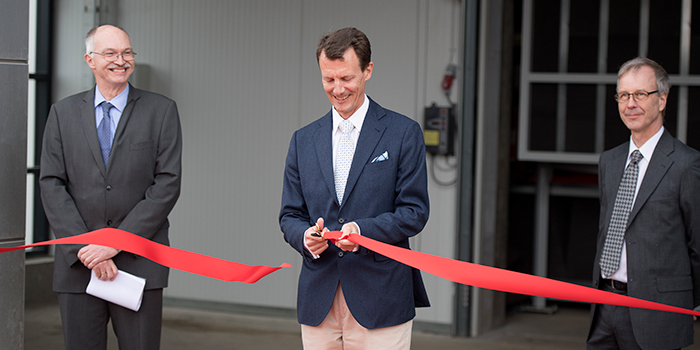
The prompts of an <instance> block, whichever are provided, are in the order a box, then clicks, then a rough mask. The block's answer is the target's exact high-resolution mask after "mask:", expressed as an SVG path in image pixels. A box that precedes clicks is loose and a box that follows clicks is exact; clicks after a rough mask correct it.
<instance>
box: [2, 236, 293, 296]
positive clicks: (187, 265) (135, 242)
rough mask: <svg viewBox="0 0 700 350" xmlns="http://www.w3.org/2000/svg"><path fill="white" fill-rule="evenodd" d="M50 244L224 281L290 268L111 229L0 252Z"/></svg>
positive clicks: (255, 278)
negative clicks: (91, 248) (99, 249)
mask: <svg viewBox="0 0 700 350" xmlns="http://www.w3.org/2000/svg"><path fill="white" fill-rule="evenodd" d="M50 244H97V245H102V246H107V247H112V248H115V249H120V250H124V251H127V252H130V253H134V254H136V255H140V256H142V257H144V258H147V259H149V260H152V261H154V262H156V263H158V264H161V265H164V266H167V267H170V268H173V269H176V270H181V271H185V272H190V273H194V274H197V275H202V276H206V277H211V278H215V279H218V280H222V281H226V282H245V283H255V282H257V281H258V280H260V279H261V278H263V277H265V276H267V275H269V274H271V273H273V272H275V271H277V270H279V269H281V268H285V267H291V266H292V265H290V264H287V263H284V264H282V265H280V266H279V267H271V266H250V265H246V264H241V263H237V262H233V261H228V260H224V259H219V258H214V257H211V256H207V255H202V254H198V253H193V252H189V251H186V250H182V249H178V248H173V247H169V246H166V245H163V244H160V243H156V242H153V241H151V240H149V239H146V238H143V237H141V236H138V235H135V234H133V233H129V232H126V231H123V230H119V229H114V228H103V229H99V230H95V231H92V232H88V233H83V234H81V235H76V236H71V237H65V238H58V239H54V240H51V241H44V242H39V243H34V244H29V245H23V246H19V247H12V248H0V253H4V252H10V251H14V250H20V249H26V248H30V247H36V246H42V245H50Z"/></svg>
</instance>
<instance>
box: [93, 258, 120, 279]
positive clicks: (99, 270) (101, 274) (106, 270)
mask: <svg viewBox="0 0 700 350" xmlns="http://www.w3.org/2000/svg"><path fill="white" fill-rule="evenodd" d="M92 272H94V273H95V275H97V278H99V279H100V280H102V281H114V279H115V278H116V277H117V273H118V272H119V270H118V269H117V265H115V264H114V260H112V259H107V260H104V261H102V262H101V263H99V264H97V265H96V266H95V268H94V269H92Z"/></svg>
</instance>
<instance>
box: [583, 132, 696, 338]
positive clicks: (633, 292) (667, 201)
mask: <svg viewBox="0 0 700 350" xmlns="http://www.w3.org/2000/svg"><path fill="white" fill-rule="evenodd" d="M628 149H629V142H627V143H625V144H622V145H620V146H618V147H616V148H614V149H612V150H609V151H606V152H603V154H601V156H600V162H599V168H598V169H599V170H598V172H599V173H598V176H599V179H598V183H599V186H600V223H599V232H598V249H597V254H596V258H595V264H594V268H593V284H594V286H595V287H598V285H599V283H600V278H601V277H600V266H599V265H598V262H599V261H600V256H601V253H602V250H603V244H604V242H605V235H606V232H607V230H608V225H609V223H610V217H611V215H612V210H613V205H614V203H615V196H616V195H617V189H618V187H619V184H620V180H621V179H622V174H623V172H624V168H625V163H626V161H627V154H628ZM625 239H626V247H627V275H628V285H627V290H628V292H627V293H628V295H629V296H631V297H636V298H640V299H645V300H651V301H656V302H659V303H663V304H668V305H674V306H679V307H682V308H686V309H692V308H693V307H695V306H697V305H700V152H698V151H696V150H694V149H692V148H690V147H688V146H686V145H685V144H683V143H682V142H680V141H679V140H677V139H675V138H674V137H672V136H671V135H670V134H669V133H668V131H664V133H663V135H662V136H661V139H659V143H658V144H657V145H656V149H655V150H654V154H653V155H652V158H651V162H650V163H649V166H648V168H647V171H646V174H645V175H644V179H643V181H642V184H641V186H640V188H639V192H638V194H637V198H636V200H635V203H634V207H633V208H632V212H631V213H630V217H629V219H628V223H627V230H626V232H625ZM592 312H593V313H594V312H595V305H593V309H592ZM592 315H593V314H592ZM630 315H631V318H632V327H633V332H634V336H635V338H636V340H637V342H638V343H639V345H640V346H641V347H642V348H643V349H674V348H681V347H685V346H688V345H690V344H692V343H693V317H692V316H689V315H681V314H675V313H668V312H660V311H650V310H643V309H636V308H633V309H631V310H630ZM591 319H592V317H591Z"/></svg>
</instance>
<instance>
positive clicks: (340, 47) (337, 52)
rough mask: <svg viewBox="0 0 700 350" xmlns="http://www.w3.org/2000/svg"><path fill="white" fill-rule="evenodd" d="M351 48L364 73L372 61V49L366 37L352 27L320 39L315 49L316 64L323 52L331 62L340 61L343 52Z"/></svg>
mask: <svg viewBox="0 0 700 350" xmlns="http://www.w3.org/2000/svg"><path fill="white" fill-rule="evenodd" d="M351 47H352V48H353V49H354V50H355V54H356V55H357V58H358V59H359V60H360V68H361V69H362V71H363V72H364V71H365V69H366V68H367V66H369V63H370V62H371V61H372V47H371V46H370V44H369V39H367V36H366V35H365V34H364V33H362V32H361V31H359V30H358V29H356V28H352V27H348V28H343V29H338V30H336V31H334V32H330V33H328V34H326V35H324V36H323V37H321V40H319V42H318V47H317V48H316V62H318V60H319V58H320V57H321V53H323V52H324V51H325V53H326V57H328V58H329V59H331V60H337V59H342V58H343V54H345V51H347V50H348V49H349V48H351Z"/></svg>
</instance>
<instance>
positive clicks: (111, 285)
mask: <svg viewBox="0 0 700 350" xmlns="http://www.w3.org/2000/svg"><path fill="white" fill-rule="evenodd" d="M145 286H146V279H145V278H142V277H138V276H134V275H132V274H130V273H127V272H124V271H122V270H119V272H118V273H117V277H116V278H115V279H114V281H102V280H100V279H99V278H97V275H96V274H95V273H94V272H93V273H92V274H91V276H90V283H89V284H88V286H87V289H86V290H85V292H86V293H88V294H90V295H92V296H95V297H98V298H100V299H104V300H107V301H109V302H110V303H114V304H117V305H119V306H123V307H125V308H127V309H131V310H134V311H139V308H140V307H141V300H142V299H143V289H144V287H145Z"/></svg>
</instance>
